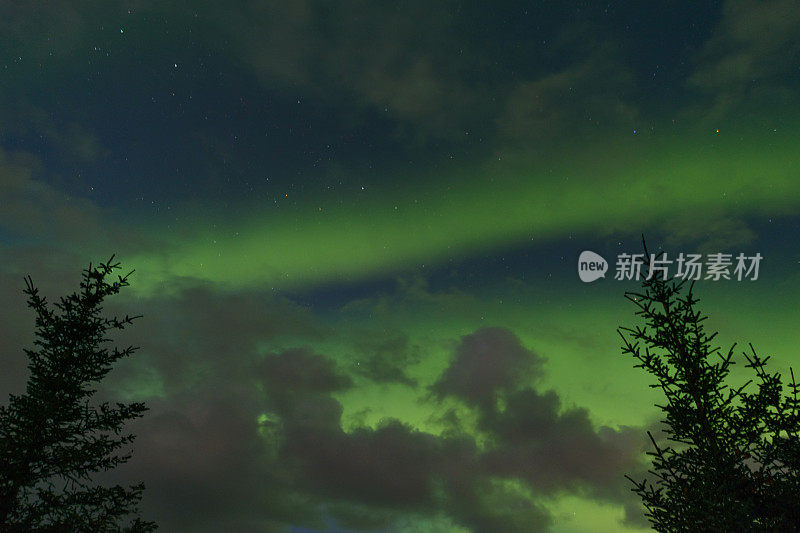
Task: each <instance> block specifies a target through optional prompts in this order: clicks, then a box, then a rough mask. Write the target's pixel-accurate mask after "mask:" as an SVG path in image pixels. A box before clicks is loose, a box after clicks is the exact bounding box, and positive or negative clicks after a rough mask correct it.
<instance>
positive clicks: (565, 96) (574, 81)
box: [497, 44, 639, 149]
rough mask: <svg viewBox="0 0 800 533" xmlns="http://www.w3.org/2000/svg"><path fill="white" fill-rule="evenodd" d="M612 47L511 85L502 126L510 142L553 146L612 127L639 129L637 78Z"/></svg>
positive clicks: (528, 146)
mask: <svg viewBox="0 0 800 533" xmlns="http://www.w3.org/2000/svg"><path fill="white" fill-rule="evenodd" d="M610 50H611V47H610V46H608V45H602V44H601V45H599V46H598V48H596V49H594V50H593V51H592V52H591V53H590V55H589V57H587V58H584V59H582V60H579V61H576V62H575V63H572V64H569V65H567V66H565V67H563V68H562V69H561V70H557V71H554V72H548V73H545V74H543V75H541V76H540V77H538V78H535V79H531V80H528V81H523V82H520V83H518V84H516V85H515V86H514V87H512V90H511V91H510V93H509V97H508V100H507V101H506V106H505V111H504V112H503V113H502V114H501V115H499V116H498V118H497V127H498V131H499V133H500V135H501V137H502V138H503V139H504V140H505V142H510V143H512V144H521V145H522V146H524V147H525V148H526V149H531V148H534V149H536V148H540V147H542V146H545V147H547V148H551V147H552V146H553V144H554V143H555V142H557V141H558V140H560V139H563V138H564V137H565V136H568V137H569V138H570V140H571V142H573V143H575V142H578V139H580V138H581V137H585V136H588V135H591V134H596V133H597V132H598V131H607V130H608V129H609V128H615V129H619V128H620V127H625V128H626V129H627V128H635V124H636V120H637V119H638V118H639V110H638V108H637V106H636V105H635V103H634V98H633V96H634V89H635V86H634V77H633V74H632V72H631V71H630V69H629V68H628V67H626V65H625V64H624V63H623V62H622V61H621V60H620V59H619V58H617V57H615V54H614V53H612V52H611V51H610Z"/></svg>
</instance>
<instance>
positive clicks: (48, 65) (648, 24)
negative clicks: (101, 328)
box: [0, 0, 800, 533]
mask: <svg viewBox="0 0 800 533" xmlns="http://www.w3.org/2000/svg"><path fill="white" fill-rule="evenodd" d="M0 6H2V7H0V13H2V15H3V16H2V17H0V80H2V81H1V82H0V259H2V262H0V295H2V300H0V301H2V313H1V314H0V393H2V394H7V393H8V392H18V391H20V390H21V389H22V388H23V387H24V384H25V379H26V359H25V354H24V352H23V348H24V347H26V346H29V345H30V343H31V342H32V339H33V324H32V315H31V313H30V312H28V310H27V309H26V308H25V302H24V296H23V295H22V292H21V289H22V288H23V283H22V277H23V276H24V275H27V274H30V275H31V276H32V277H33V279H34V281H35V282H36V283H37V284H38V285H39V287H40V288H41V290H42V292H43V293H44V294H46V295H48V296H49V298H50V299H51V300H52V299H54V298H55V297H57V296H58V295H61V294H65V293H67V292H70V291H72V290H74V289H75V288H76V284H77V282H78V280H79V274H80V270H81V269H82V268H85V266H86V265H87V264H88V262H89V261H95V262H96V261H98V260H104V259H106V258H107V257H108V256H110V255H111V254H112V253H115V254H117V258H118V259H119V260H120V261H121V262H122V264H123V267H125V268H128V269H135V271H136V272H135V274H134V276H133V282H132V286H131V287H130V288H129V290H128V291H127V292H123V293H122V294H120V295H119V296H118V297H116V298H115V299H114V300H115V301H114V302H113V305H112V306H111V307H113V309H110V310H118V311H121V312H122V313H123V314H124V313H130V314H142V315H143V318H141V319H139V320H138V321H137V323H136V325H135V326H134V327H133V328H131V329H130V330H129V331H128V332H127V333H126V335H125V337H124V338H121V339H120V343H122V344H126V343H132V344H135V345H137V346H141V350H140V351H139V352H137V354H136V355H135V356H134V357H133V358H132V359H130V360H126V361H124V362H123V363H122V364H120V365H119V366H118V367H117V368H115V369H114V371H113V372H112V373H111V374H110V376H109V379H108V381H106V382H105V383H104V385H103V387H104V388H103V390H101V391H100V394H101V395H102V396H103V397H105V398H109V399H124V400H131V399H136V400H143V401H146V402H147V404H148V406H149V407H150V408H151V410H150V411H149V413H148V414H147V416H146V417H145V418H144V419H142V420H141V421H137V423H136V424H134V425H133V426H132V427H131V429H132V431H134V432H135V433H136V434H137V435H138V439H137V441H136V443H135V446H134V454H133V459H132V460H131V461H130V463H129V464H128V465H126V466H125V467H124V468H122V469H120V470H119V471H118V472H114V473H113V475H112V476H111V477H112V478H114V479H116V480H119V479H123V480H128V479H130V480H142V481H144V482H145V484H146V485H147V489H146V491H145V496H144V500H143V509H142V511H143V516H144V517H146V518H148V519H152V520H156V521H157V522H158V523H159V524H160V525H161V529H162V530H163V531H269V532H272V531H347V532H351V531H391V532H395V531H398V532H420V531H421V532H450V531H457V532H472V531H474V532H494V531H508V532H514V531H519V532H529V531H553V532H556V533H565V532H580V531H593V532H616V531H620V532H626V531H627V532H636V531H646V530H647V523H646V521H645V520H644V518H643V516H642V512H641V510H640V508H639V505H638V501H637V500H636V499H635V496H634V495H633V494H632V493H631V492H630V484H629V482H628V481H627V480H626V479H625V478H624V474H634V475H640V474H641V473H642V472H643V471H645V470H646V467H647V462H646V456H645V455H644V452H645V451H646V450H648V447H647V446H648V442H647V441H646V431H647V430H648V429H652V428H655V427H657V423H658V418H657V417H658V414H659V413H658V411H657V409H656V408H655V407H654V403H655V402H657V401H658V400H659V396H658V394H657V391H654V390H652V389H650V388H649V387H648V385H649V381H648V376H647V375H645V374H644V373H643V372H641V371H640V370H638V369H635V368H633V361H631V360H628V359H625V358H624V357H623V356H622V355H621V353H620V339H619V337H618V334H617V332H616V328H617V327H619V326H622V325H632V324H635V323H636V317H635V316H634V308H633V307H632V306H631V305H630V303H629V302H627V301H626V300H625V299H624V298H623V294H624V292H625V291H627V290H633V289H635V288H637V284H636V283H635V282H631V281H620V280H615V279H614V276H613V269H614V261H615V257H616V256H617V254H620V253H639V252H640V251H641V235H642V234H644V235H646V238H647V243H648V247H650V248H651V249H654V250H656V249H658V250H664V251H666V252H667V253H668V254H669V255H670V256H674V255H677V253H679V252H686V253H703V254H706V253H714V252H726V253H732V254H734V255H735V254H737V253H739V252H744V253H745V254H747V255H753V254H755V253H760V254H761V255H762V256H763V260H762V263H761V268H760V274H759V278H758V279H757V280H752V281H750V280H745V281H735V280H720V281H699V282H698V283H697V286H696V292H697V294H698V296H699V297H700V298H701V306H702V310H703V311H704V313H706V314H708V315H709V316H710V318H709V321H708V322H709V327H710V328H711V329H718V330H719V331H720V336H719V338H718V341H719V342H720V344H721V345H722V346H723V347H725V348H727V347H728V346H729V345H730V344H731V343H733V342H738V343H739V344H740V345H744V346H746V344H747V343H748V342H752V343H753V344H754V346H755V347H756V349H757V350H758V351H759V353H761V354H762V355H771V356H772V358H771V364H772V365H773V366H774V367H775V368H776V369H781V370H782V371H784V372H787V371H788V368H789V366H792V365H793V366H795V367H798V366H800V364H798V363H800V354H799V353H798V351H797V345H798V342H797V341H798V334H797V329H796V325H795V319H796V317H797V314H796V305H797V301H798V299H799V298H800V287H799V286H798V283H800V272H799V271H798V269H800V250H798V244H800V240H799V239H798V234H799V233H798V232H800V152H798V149H797V147H798V141H800V113H798V111H797V110H798V109H800V106H799V105H798V104H800V37H799V36H798V33H797V31H796V28H797V27H800V6H798V4H796V3H795V2H793V1H790V0H780V1H775V0H770V1H767V2H756V1H754V0H748V1H744V0H736V1H734V0H727V1H723V2H681V3H653V2H648V3H640V4H639V5H637V6H631V5H625V6H623V5H613V4H608V3H600V2H579V3H567V2H533V3H525V2H493V3H491V4H490V3H484V4H480V3H464V2H439V3H430V2H427V3H426V2H408V3H400V2H374V3H368V2H356V1H349V0H346V1H341V2H304V1H290V2H257V1H253V2H236V3H231V4H225V3H222V2H195V3H187V2H150V1H147V0H145V1H135V2H134V1H131V2H116V1H114V2H104V3H102V4H90V3H81V2H78V3H69V4H68V3H52V2H51V3H47V2H29V3H24V4H17V3H11V2H0ZM583 250H592V251H594V252H596V253H598V254H600V255H601V256H603V257H604V258H606V259H607V260H608V262H609V268H610V269H611V272H610V273H609V274H612V275H607V276H606V278H605V279H601V280H598V281H596V282H593V283H582V282H581V281H580V279H579V278H578V275H577V270H576V267H577V258H578V255H579V254H580V253H581V252H582V251H583Z"/></svg>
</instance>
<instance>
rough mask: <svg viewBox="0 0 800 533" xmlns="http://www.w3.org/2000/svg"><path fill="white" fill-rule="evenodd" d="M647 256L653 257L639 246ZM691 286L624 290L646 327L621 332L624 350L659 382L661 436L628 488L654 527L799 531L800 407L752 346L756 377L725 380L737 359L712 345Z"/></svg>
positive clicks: (748, 356)
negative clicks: (645, 470) (641, 476)
mask: <svg viewBox="0 0 800 533" xmlns="http://www.w3.org/2000/svg"><path fill="white" fill-rule="evenodd" d="M645 260H646V261H647V262H648V264H649V261H650V256H649V254H648V253H647V248H646V247H645ZM693 288H694V284H693V283H692V284H691V285H689V286H688V290H686V285H685V281H681V282H676V281H670V280H665V279H662V276H660V275H653V276H652V277H651V278H650V279H646V280H645V281H644V282H643V290H642V292H630V293H626V298H628V299H629V300H630V301H631V302H633V303H634V305H636V307H637V308H638V311H637V312H636V314H637V315H638V316H640V317H642V318H643V320H644V324H645V325H644V326H637V327H634V328H620V335H621V336H622V339H623V342H624V345H623V347H622V350H623V353H624V354H626V355H630V356H633V357H634V358H635V359H636V360H637V361H638V363H637V365H636V367H638V368H644V369H645V370H646V371H647V372H649V373H650V374H652V375H653V376H654V377H655V378H656V383H654V384H652V385H651V386H652V387H657V388H659V389H661V390H662V391H663V393H664V396H665V399H666V402H664V403H663V405H657V407H659V408H660V409H661V410H662V412H663V414H664V418H663V420H662V423H663V427H664V433H665V436H666V441H665V442H662V443H660V444H659V442H658V440H657V439H656V438H654V437H653V435H652V434H650V433H648V435H649V436H650V440H651V441H652V443H653V447H654V451H652V452H649V455H650V456H652V470H650V474H651V475H652V476H653V477H652V478H651V479H647V480H643V481H636V480H633V479H631V478H628V479H630V480H631V481H632V482H633V483H634V488H633V489H632V490H633V491H634V492H635V493H637V494H638V495H639V496H640V497H641V499H642V502H643V504H644V507H645V509H646V516H647V517H648V519H649V520H650V522H651V524H652V526H653V528H654V529H655V530H656V531H665V532H666V531H669V532H672V531H800V403H799V400H798V392H799V391H798V384H797V383H796V382H795V378H794V373H793V372H791V371H790V373H791V380H790V382H789V383H788V386H787V387H784V385H783V382H782V379H781V376H780V374H778V373H772V374H771V373H769V372H768V371H767V366H766V365H767V361H768V359H769V357H764V358H762V357H760V356H759V355H757V354H756V351H755V349H753V346H752V345H750V349H749V350H748V351H747V352H744V353H742V357H743V359H742V361H744V362H745V366H746V368H749V369H751V371H752V374H753V378H752V379H751V380H749V381H748V382H747V383H745V384H744V385H741V386H732V385H730V384H729V383H728V381H729V374H730V370H731V366H732V365H733V364H735V361H734V348H735V345H733V346H732V347H731V348H730V350H729V351H728V352H727V353H724V352H720V350H719V347H715V346H714V345H713V340H714V338H715V336H716V333H713V334H710V335H709V334H707V333H706V332H705V331H704V328H703V321H704V320H705V319H706V317H705V316H702V315H701V313H700V312H699V311H698V310H697V308H696V307H697V303H698V299H697V298H695V297H694V294H693Z"/></svg>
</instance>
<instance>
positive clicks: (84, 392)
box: [0, 256, 156, 532]
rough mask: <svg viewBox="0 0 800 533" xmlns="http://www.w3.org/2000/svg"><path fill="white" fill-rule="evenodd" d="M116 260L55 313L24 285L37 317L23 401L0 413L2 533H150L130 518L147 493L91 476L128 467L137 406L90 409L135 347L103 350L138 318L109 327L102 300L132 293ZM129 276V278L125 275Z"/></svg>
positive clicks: (111, 321)
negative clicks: (112, 335)
mask: <svg viewBox="0 0 800 533" xmlns="http://www.w3.org/2000/svg"><path fill="white" fill-rule="evenodd" d="M113 261H114V257H113V256H112V257H111V259H110V260H109V261H108V262H106V263H100V264H99V265H98V266H97V267H93V266H92V265H91V263H90V264H89V268H88V269H86V270H84V271H83V277H82V281H81V283H80V290H79V291H78V292H75V293H73V294H71V295H69V296H67V297H62V298H60V299H59V301H58V302H56V303H54V304H53V305H52V306H50V305H49V304H48V302H47V301H46V299H45V298H44V297H42V296H40V295H39V290H38V289H37V288H36V287H35V286H34V284H33V281H32V279H31V278H30V276H29V277H27V278H26V279H25V284H26V288H25V290H24V292H25V294H26V295H27V297H28V306H29V307H30V308H32V309H33V311H34V312H35V314H36V329H35V341H34V349H30V350H27V349H26V350H25V352H26V354H27V355H28V358H29V364H28V369H29V371H30V375H29V378H28V382H27V387H26V390H25V393H24V394H21V395H10V396H9V403H8V405H7V406H0V531H58V532H61V531H70V532H84V531H85V532H89V531H92V532H95V531H120V530H122V531H153V530H155V529H156V525H155V523H153V522H147V521H143V520H141V519H140V518H138V517H137V516H136V514H138V508H137V506H138V503H139V501H140V500H141V497H142V491H143V490H144V485H143V484H138V485H134V486H130V487H122V486H120V485H116V486H112V487H104V486H100V485H99V484H97V483H96V482H95V481H94V479H93V475H94V474H95V473H98V472H103V471H108V470H111V469H113V468H115V467H116V466H118V465H120V464H122V463H125V462H126V461H127V460H128V459H129V458H130V456H131V455H130V453H131V452H130V451H129V450H128V449H127V448H128V447H129V445H130V444H131V442H132V441H133V439H134V436H133V435H131V434H126V433H123V426H124V424H125V423H126V422H127V421H129V420H132V419H135V418H139V417H141V416H142V415H143V413H144V412H145V411H146V410H147V408H146V407H145V405H144V404H143V403H138V402H134V403H128V404H123V403H116V404H114V405H111V404H109V403H99V404H96V405H93V404H92V398H93V396H94V394H95V392H96V390H95V388H94V386H95V385H96V384H97V383H98V382H100V381H101V380H102V379H103V378H104V377H105V376H106V374H108V372H109V371H110V370H111V367H112V365H113V364H114V363H115V362H116V361H117V360H119V359H121V358H123V357H128V356H129V355H131V354H132V353H133V352H134V351H135V350H136V348H134V347H132V346H129V347H128V348H125V349H122V350H120V349H118V348H116V347H115V348H113V349H109V348H108V347H106V344H107V343H109V342H111V341H110V339H109V338H108V331H109V330H121V329H124V328H125V327H127V326H129V325H130V324H132V323H133V320H134V319H135V318H138V317H129V316H127V315H126V316H125V318H117V317H112V318H105V317H104V316H102V314H101V312H102V310H103V307H102V304H103V301H104V299H105V298H106V297H108V296H111V295H114V294H117V293H118V292H119V291H120V289H121V288H123V287H126V286H128V277H129V276H130V273H129V274H128V275H126V276H116V278H117V279H116V280H114V279H113V278H114V276H113V274H114V271H115V270H117V269H119V268H120V266H119V263H114V262H113ZM131 273H132V272H131Z"/></svg>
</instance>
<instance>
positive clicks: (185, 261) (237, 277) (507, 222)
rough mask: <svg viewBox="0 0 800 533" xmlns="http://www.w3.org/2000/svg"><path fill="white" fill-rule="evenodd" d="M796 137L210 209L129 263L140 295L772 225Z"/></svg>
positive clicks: (632, 149) (329, 277) (792, 175)
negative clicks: (358, 194) (192, 284)
mask: <svg viewBox="0 0 800 533" xmlns="http://www.w3.org/2000/svg"><path fill="white" fill-rule="evenodd" d="M792 140H793V139H790V138H787V137H780V138H778V137H776V139H774V140H773V141H771V142H770V143H769V144H766V145H765V144H764V143H763V142H761V143H758V144H754V143H748V142H744V141H740V140H738V139H734V140H731V139H729V138H719V139H714V140H713V142H701V140H698V141H697V142H695V143H688V144H687V143H685V140H684V141H682V142H681V143H678V142H674V143H667V142H666V141H660V142H650V143H646V142H645V141H644V140H643V141H642V143H641V144H642V145H641V146H639V145H636V143H634V142H633V141H626V142H624V143H623V142H618V143H613V144H609V145H604V146H603V147H601V148H604V149H605V150H610V151H614V152H613V153H614V154H615V155H616V156H617V157H615V158H613V160H609V159H610V158H609V157H608V156H606V157H602V158H601V157H592V156H593V155H597V153H598V152H599V151H601V148H595V149H594V150H590V151H588V152H587V153H585V154H580V155H577V156H573V157H572V158H567V159H566V160H565V161H562V162H560V163H557V164H554V165H553V166H552V167H551V168H549V169H546V168H541V166H539V167H531V168H529V170H514V171H510V170H508V168H506V167H504V166H500V165H499V164H498V167H497V168H496V169H493V168H492V167H491V165H488V166H484V167H482V168H478V169H473V170H469V171H464V172H463V174H461V175H457V176H455V177H454V178H451V179H449V180H441V179H440V180H438V181H437V182H436V183H438V185H435V184H432V185H431V187H429V188H428V189H427V190H426V194H425V196H424V197H423V196H421V195H418V194H417V191H415V190H413V187H408V188H407V190H401V191H399V192H396V193H393V194H386V195H384V196H377V195H372V196H368V195H365V199H364V200H363V201H361V200H357V201H355V203H354V204H352V205H338V204H337V205H331V206H329V205H322V203H321V202H314V201H313V199H309V200H307V201H306V202H305V203H301V204H298V205H296V206H293V207H284V208H282V209H277V210H276V209H270V210H269V211H268V212H269V213H270V214H264V213H266V212H267V210H266V209H264V210H262V209H260V208H259V207H258V206H257V205H253V206H251V207H250V208H248V209H243V213H244V214H242V215H240V216H238V215H234V214H232V213H224V214H223V213H220V214H219V215H218V216H217V218H215V215H214V214H213V213H214V211H213V210H211V211H209V212H208V213H206V214H205V215H204V218H203V222H200V221H199V220H200V219H199V218H193V219H190V220H189V221H186V220H184V221H183V222H179V224H182V226H181V234H180V235H177V236H170V235H166V236H164V237H163V239H164V244H163V245H162V247H161V248H160V249H158V250H154V251H151V252H148V253H139V254H135V255H134V256H133V257H130V259H129V260H130V262H131V263H132V264H136V265H137V270H138V272H139V276H138V277H137V279H136V282H135V287H136V288H137V289H138V290H139V291H144V292H150V291H154V290H164V288H165V287H168V286H169V282H170V281H172V280H174V279H176V278H182V277H184V278H194V279H200V280H208V281H212V282H215V283H219V284H222V285H223V286H229V287H242V286H263V287H276V288H291V287H298V286H305V285H308V284H319V283H326V282H330V281H334V280H342V279H354V278H358V277H362V276H368V275H376V274H378V273H381V272H387V271H391V270H393V269H400V268H405V267H408V266H413V265H422V264H429V265H430V264H435V263H439V262H441V261H444V260H446V259H447V258H450V257H462V256H465V255H467V254H471V253H476V252H478V251H480V250H483V251H488V250H491V249H495V248H497V247H501V246H505V245H509V244H513V243H522V242H525V241H530V240H534V241H537V240H538V241H542V240H548V239H553V238H556V237H558V236H563V235H565V234H567V233H569V232H578V233H580V232H597V231H601V232H609V231H626V229H627V228H630V227H635V228H637V231H641V230H642V229H646V228H647V227H651V226H654V225H658V224H661V223H664V222H668V221H670V220H672V221H674V220H677V219H679V218H685V217H688V216H692V215H697V214H701V213H705V214H708V213H725V214H730V215H733V216H746V215H753V214H759V213H769V214H770V215H772V216H774V215H776V214H779V213H787V212H794V211H796V210H797V208H798V205H800V188H798V187H797V186H796V179H797V173H798V154H797V151H796V149H795V146H794V145H793V144H792V142H791V141H792ZM509 172H510V173H509ZM456 181H457V183H456ZM440 182H441V183H440ZM448 182H449V183H450V184H449V185H446V183H448ZM443 183H444V184H443ZM191 220H194V221H193V222H192V221H191ZM214 220H217V222H216V223H215V224H212V223H213V221H214ZM223 221H224V222H223Z"/></svg>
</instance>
